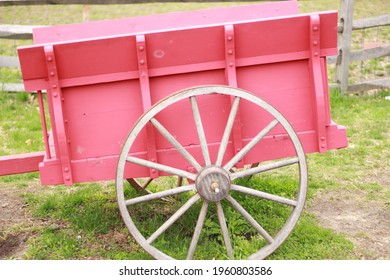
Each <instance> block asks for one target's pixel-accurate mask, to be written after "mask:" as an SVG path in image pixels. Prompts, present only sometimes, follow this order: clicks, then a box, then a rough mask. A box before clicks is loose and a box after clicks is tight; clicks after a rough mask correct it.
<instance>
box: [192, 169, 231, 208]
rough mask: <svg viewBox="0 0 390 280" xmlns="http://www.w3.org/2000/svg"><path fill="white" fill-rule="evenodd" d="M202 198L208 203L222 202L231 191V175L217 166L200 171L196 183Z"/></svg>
mask: <svg viewBox="0 0 390 280" xmlns="http://www.w3.org/2000/svg"><path fill="white" fill-rule="evenodd" d="M195 185H196V189H197V191H198V193H199V195H200V196H202V197H203V198H204V199H205V200H207V201H220V200H222V199H224V198H225V197H226V196H227V194H228V193H229V191H230V177H229V174H228V173H227V172H226V171H225V170H224V169H222V168H220V167H217V166H209V167H206V168H204V169H203V170H201V171H200V173H199V175H198V176H197V177H196V181H195Z"/></svg>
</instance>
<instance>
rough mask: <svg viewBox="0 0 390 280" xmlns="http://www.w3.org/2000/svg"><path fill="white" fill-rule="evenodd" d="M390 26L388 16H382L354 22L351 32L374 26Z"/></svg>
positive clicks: (389, 17)
mask: <svg viewBox="0 0 390 280" xmlns="http://www.w3.org/2000/svg"><path fill="white" fill-rule="evenodd" d="M385 25H390V14H389V15H382V16H377V17H373V18H364V19H358V20H354V21H353V24H352V30H358V29H365V28H370V27H376V26H385Z"/></svg>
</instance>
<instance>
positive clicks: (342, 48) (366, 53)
mask: <svg viewBox="0 0 390 280" xmlns="http://www.w3.org/2000/svg"><path fill="white" fill-rule="evenodd" d="M216 1H218V0H196V1H195V0H169V2H216ZM232 1H234V0H225V1H223V0H221V1H219V2H232ZM249 1H252V0H249ZM253 1H255V0H253ZM340 1H341V5H340V11H339V28H338V29H339V30H338V32H339V41H338V45H339V46H338V48H339V53H338V55H337V56H334V57H328V59H327V63H328V64H336V84H331V87H336V88H340V90H341V92H343V93H347V92H357V91H366V90H370V89H377V88H383V87H385V88H389V87H390V78H382V79H376V80H371V81H363V82H359V83H354V84H349V83H348V78H349V65H350V63H352V62H357V61H365V60H371V59H375V58H380V57H386V56H390V45H384V46H377V47H373V48H367V49H362V50H358V51H351V50H350V48H351V37H352V31H354V30H361V29H367V28H373V27H379V26H389V25H390V14H388V15H382V16H377V17H372V18H365V19H359V20H353V5H354V0H340ZM150 2H166V0H152V1H151V0H108V1H100V0H9V1H6V0H0V6H11V5H12V6H17V5H49V4H50V5H53V4H80V5H87V4H94V5H99V4H102V5H103V4H106V5H107V4H134V3H150ZM35 27H39V26H32V25H8V24H3V25H0V39H15V40H19V39H21V40H24V39H32V30H33V28H35ZM19 66H20V65H19V60H18V58H17V57H11V56H0V67H10V68H18V67H19ZM1 88H2V89H3V90H7V91H14V90H17V91H19V90H20V89H22V91H23V85H18V84H2V86H1Z"/></svg>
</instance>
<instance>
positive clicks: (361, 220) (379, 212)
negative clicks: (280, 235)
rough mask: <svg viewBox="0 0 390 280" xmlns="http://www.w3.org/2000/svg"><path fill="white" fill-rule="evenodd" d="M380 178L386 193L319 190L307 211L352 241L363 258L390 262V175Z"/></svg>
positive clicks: (379, 180)
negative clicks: (389, 194) (389, 260)
mask: <svg viewBox="0 0 390 280" xmlns="http://www.w3.org/2000/svg"><path fill="white" fill-rule="evenodd" d="M380 177H381V178H375V181H377V182H380V183H381V185H382V186H385V189H384V190H381V191H376V190H373V191H372V192H369V191H367V190H360V189H353V190H351V189H337V190H319V191H317V193H316V197H315V199H314V201H313V202H312V203H311V205H312V206H311V207H308V209H307V210H308V211H310V212H312V213H314V214H315V215H316V216H317V217H318V220H319V223H320V225H321V226H323V227H326V228H329V229H332V230H333V231H335V232H337V233H341V234H344V235H345V236H346V237H347V238H348V239H349V240H351V241H352V242H353V243H354V244H355V254H356V255H357V257H358V258H359V259H390V201H389V200H388V192H389V191H390V174H382V176H380ZM369 180H372V178H371V179H369ZM386 193H387V195H386Z"/></svg>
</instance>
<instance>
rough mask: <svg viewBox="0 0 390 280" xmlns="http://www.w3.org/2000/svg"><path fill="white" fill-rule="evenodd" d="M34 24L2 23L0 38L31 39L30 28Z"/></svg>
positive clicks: (31, 28)
mask: <svg viewBox="0 0 390 280" xmlns="http://www.w3.org/2000/svg"><path fill="white" fill-rule="evenodd" d="M35 27H40V26H34V25H13V24H2V25H0V38H3V39H22V40H24V39H32V30H33V28H35Z"/></svg>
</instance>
